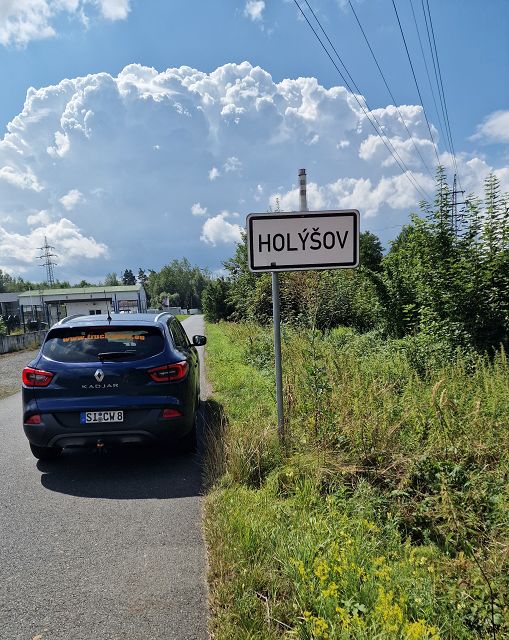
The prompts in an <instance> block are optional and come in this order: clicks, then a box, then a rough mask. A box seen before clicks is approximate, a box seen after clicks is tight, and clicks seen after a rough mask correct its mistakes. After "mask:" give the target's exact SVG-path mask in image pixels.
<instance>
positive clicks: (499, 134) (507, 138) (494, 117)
mask: <svg viewBox="0 0 509 640" xmlns="http://www.w3.org/2000/svg"><path fill="white" fill-rule="evenodd" d="M472 139H473V140H481V141H482V142H486V143H490V142H494V143H508V142H509V111H494V112H493V113H490V115H489V116H487V117H486V118H485V119H484V121H483V123H482V124H480V125H479V126H478V127H477V133H476V134H475V135H474V136H472Z"/></svg>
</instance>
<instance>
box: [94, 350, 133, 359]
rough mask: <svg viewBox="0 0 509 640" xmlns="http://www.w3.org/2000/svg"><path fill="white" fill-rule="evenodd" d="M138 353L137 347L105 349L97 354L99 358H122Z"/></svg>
mask: <svg viewBox="0 0 509 640" xmlns="http://www.w3.org/2000/svg"><path fill="white" fill-rule="evenodd" d="M135 355H136V349H127V350H126V351H103V352H101V353H98V354H97V357H98V358H99V360H121V359H122V358H132V357H133V356H135Z"/></svg>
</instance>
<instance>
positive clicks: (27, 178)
mask: <svg viewBox="0 0 509 640" xmlns="http://www.w3.org/2000/svg"><path fill="white" fill-rule="evenodd" d="M0 180H3V181H4V182H8V183H9V184H11V185H12V186H14V187H17V188H18V189H31V190H32V191H42V189H43V187H42V186H41V185H40V184H39V181H38V180H37V176H36V175H35V174H34V173H33V172H32V170H31V169H27V170H25V171H23V170H22V169H21V170H20V169H19V168H18V167H16V166H8V165H6V166H4V167H2V168H1V169H0Z"/></svg>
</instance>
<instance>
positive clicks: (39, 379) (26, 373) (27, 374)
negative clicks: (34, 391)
mask: <svg viewBox="0 0 509 640" xmlns="http://www.w3.org/2000/svg"><path fill="white" fill-rule="evenodd" d="M54 375H55V374H54V373H50V372H49V371H42V369H32V367H25V368H24V369H23V373H22V376H21V377H22V379H23V384H24V385H25V386H26V387H47V386H48V385H49V383H50V382H51V381H52V379H53V376H54Z"/></svg>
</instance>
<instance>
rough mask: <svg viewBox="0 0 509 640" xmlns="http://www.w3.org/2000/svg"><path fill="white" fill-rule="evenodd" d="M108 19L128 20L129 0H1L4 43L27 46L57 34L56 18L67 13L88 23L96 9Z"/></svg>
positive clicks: (1, 41) (0, 30)
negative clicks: (33, 41) (29, 43)
mask: <svg viewBox="0 0 509 640" xmlns="http://www.w3.org/2000/svg"><path fill="white" fill-rule="evenodd" d="M96 8H97V9H98V10H99V13H100V14H101V15H102V17H103V18H105V19H107V20H124V19H125V18H127V16H128V14H129V10H130V6H129V0H2V2H0V44H3V45H4V46H8V45H13V44H14V45H18V46H24V45H26V44H27V43H28V42H30V41H31V40H42V39H44V38H51V37H53V36H55V35H56V30H55V27H54V23H55V20H56V19H57V18H58V16H59V14H63V13H67V14H68V15H71V16H72V15H74V16H76V17H77V18H79V19H80V20H81V21H82V22H84V23H85V24H88V22H89V18H88V15H87V11H88V10H91V11H92V12H93V11H94V10H95V9H96Z"/></svg>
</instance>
